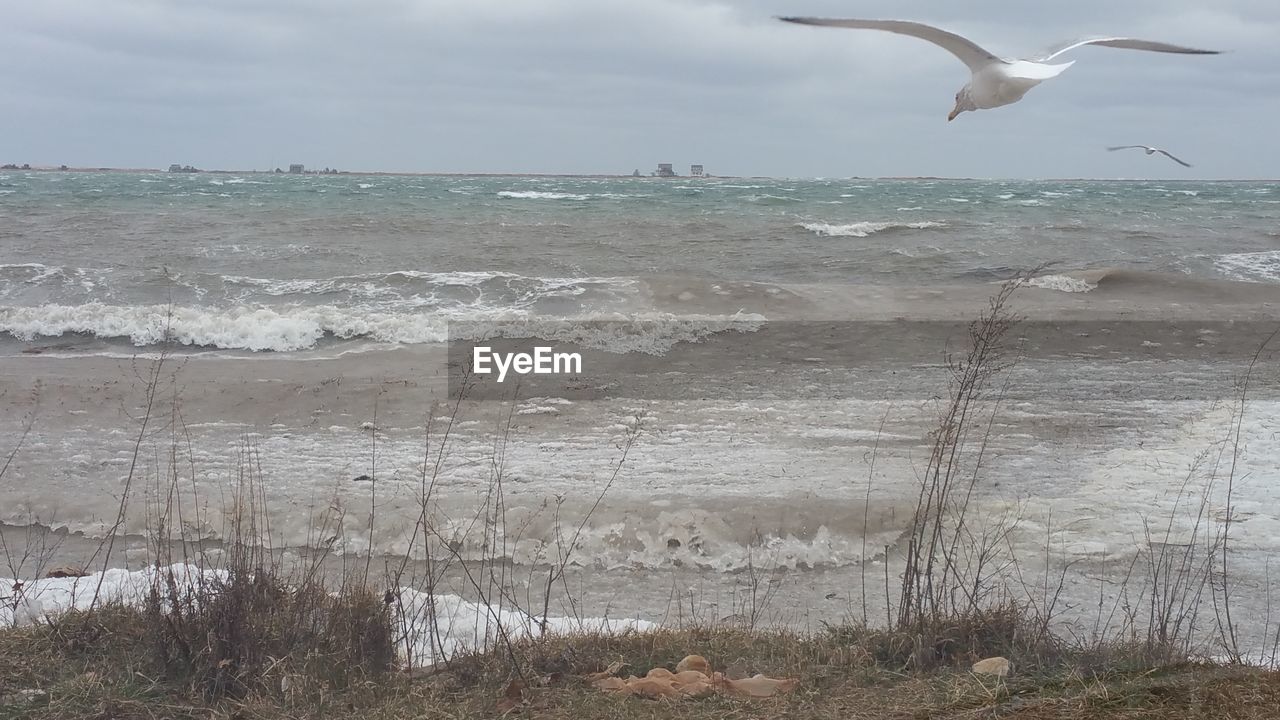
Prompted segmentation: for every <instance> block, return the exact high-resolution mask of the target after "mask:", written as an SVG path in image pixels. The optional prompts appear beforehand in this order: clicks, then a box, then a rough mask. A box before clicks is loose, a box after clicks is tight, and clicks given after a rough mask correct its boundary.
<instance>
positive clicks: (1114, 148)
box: [1107, 145, 1191, 167]
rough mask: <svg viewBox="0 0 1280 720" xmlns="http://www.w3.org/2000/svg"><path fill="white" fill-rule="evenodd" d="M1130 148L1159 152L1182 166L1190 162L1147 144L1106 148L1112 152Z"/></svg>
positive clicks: (1150, 153)
mask: <svg viewBox="0 0 1280 720" xmlns="http://www.w3.org/2000/svg"><path fill="white" fill-rule="evenodd" d="M1130 148H1142V149H1143V150H1146V151H1147V154H1148V155H1154V154H1155V153H1160V154H1161V155H1163V156H1165V157H1167V158H1169V159H1170V160H1172V161H1174V162H1176V163H1178V164H1179V165H1182V166H1183V167H1191V165H1190V164H1188V163H1185V162H1182V161H1181V160H1179V159H1178V158H1176V157H1174V156H1172V155H1170V154H1169V151H1168V150H1161V149H1160V148H1154V147H1151V146H1149V145H1117V146H1115V147H1109V148H1107V149H1108V150H1110V151H1112V152H1115V151H1116V150H1129V149H1130Z"/></svg>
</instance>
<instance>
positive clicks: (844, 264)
mask: <svg viewBox="0 0 1280 720" xmlns="http://www.w3.org/2000/svg"><path fill="white" fill-rule="evenodd" d="M0 217H3V225H2V226H0V333H3V334H6V335H7V336H9V337H11V338H19V339H22V340H33V339H36V338H45V337H50V336H65V335H68V334H78V335H81V336H84V337H93V338H99V339H113V340H117V341H127V342H128V343H131V344H133V345H147V344H150V343H154V342H156V341H158V340H159V339H160V338H163V337H164V336H165V334H166V332H167V333H169V335H170V336H172V337H175V338H177V339H178V340H180V341H181V342H183V343H185V344H187V345H190V346H193V347H203V348H222V349H244V350H253V351H263V350H275V351H294V350H302V349H308V348H313V347H317V346H320V345H324V344H325V343H328V342H332V341H335V340H344V339H345V340H352V339H354V340H359V341H374V342H379V343H397V344H399V343H422V342H438V341H441V340H443V339H444V338H445V336H446V333H447V323H448V322H449V321H450V320H456V319H464V318H465V319H483V318H488V317H494V318H497V317H546V316H564V315H569V316H574V315H601V314H608V313H627V314H628V315H629V316H634V315H635V314H637V313H645V312H658V311H659V310H662V311H670V310H671V309H670V308H657V307H655V305H654V302H653V299H652V297H651V293H650V292H649V286H650V284H652V283H657V284H660V285H667V284H670V283H673V282H680V283H685V284H686V289H687V290H688V292H689V293H690V295H691V297H690V301H689V302H686V303H685V304H683V305H681V306H680V308H678V310H677V314H688V315H695V316H696V315H700V314H707V315H712V316H714V315H719V314H722V313H724V312H725V311H726V310H728V311H729V312H730V313H732V312H733V308H730V307H728V306H730V305H732V303H733V301H734V299H735V298H734V294H733V291H729V290H725V289H724V288H722V287H719V286H717V283H722V282H726V281H728V282H750V283H766V284H769V285H777V286H782V287H786V286H788V285H795V284H833V285H849V284H861V285H865V284H876V285H895V286H902V287H917V288H929V287H933V286H940V285H951V284H955V283H981V282H990V281H992V280H997V279H1002V278H1006V277H1008V276H1010V275H1011V274H1012V273H1013V272H1014V271H1016V270H1020V269H1026V268H1029V267H1033V266H1037V265H1040V264H1042V263H1055V265H1054V266H1053V270H1052V272H1053V273H1069V272H1071V271H1078V270H1085V269H1096V268H1117V267H1118V268H1129V269H1139V270H1147V271H1152V272H1157V273H1168V274H1174V275H1183V274H1188V275H1191V276H1195V277H1201V278H1231V279H1242V280H1249V281H1254V282H1272V283H1274V282H1280V230H1277V228H1278V227H1280V185H1277V184H1264V183H1223V182H1215V183H1200V182H1195V183H1174V182H1024V181H1016V182H1013V181H1011V182H1002V181H954V180H951V181H944V180H936V181H935V180H909V181H890V180H859V179H852V180H774V179H756V178H750V179H703V180H691V179H670V180H659V179H652V178H639V179H631V178H624V179H593V178H519V177H422V176H412V177H405V176H355V175H351V176H347V175H341V176H288V175H286V176H280V175H271V174H251V175H224V174H191V175H186V174H142V173H49V172H42V173H24V172H18V171H10V172H8V173H6V174H0ZM1050 283H1051V284H1052V286H1053V287H1057V288H1058V289H1062V290H1082V289H1087V287H1085V286H1082V285H1080V284H1078V283H1075V284H1073V283H1071V282H1070V281H1058V282H1057V283H1056V284H1053V281H1050ZM702 297H710V298H711V299H712V300H715V302H714V303H711V304H707V305H705V306H703V304H702V303H701V302H699V299H700V298H702ZM752 309H753V310H754V311H756V312H757V313H759V314H763V315H764V316H765V317H770V316H771V313H770V310H771V308H770V306H769V305H768V304H767V303H765V304H757V305H755V306H753V308H752Z"/></svg>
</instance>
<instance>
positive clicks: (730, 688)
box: [711, 673, 800, 698]
mask: <svg viewBox="0 0 1280 720" xmlns="http://www.w3.org/2000/svg"><path fill="white" fill-rule="evenodd" d="M711 682H712V684H713V685H715V686H716V687H717V688H719V689H722V690H724V691H726V692H731V693H734V694H736V695H745V696H747V697H754V698H767V697H773V696H774V695H781V694H783V693H789V692H791V691H792V690H795V689H796V688H797V687H799V685H800V679H799V678H771V677H766V676H764V675H756V676H754V677H749V678H745V679H743V680H730V679H729V678H727V677H725V676H724V675H721V674H720V673H715V674H714V675H712V677H711Z"/></svg>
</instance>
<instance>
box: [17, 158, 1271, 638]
mask: <svg viewBox="0 0 1280 720" xmlns="http://www.w3.org/2000/svg"><path fill="white" fill-rule="evenodd" d="M1011 282H1012V283H1014V284H1015V285H1016V289H1012V294H1011V295H1010V296H1009V300H1008V304H1007V306H1006V307H1007V309H1008V311H1009V318H1010V320H1011V323H1012V324H1011V328H1010V329H1009V330H1008V334H1007V338H1006V339H1007V343H1006V347H1005V354H1003V355H1001V357H1000V359H999V361H998V362H997V363H996V364H995V365H996V367H995V369H996V370H997V372H993V373H991V375H990V377H987V378H986V379H985V380H984V383H985V384H984V390H983V393H982V394H981V396H980V398H979V400H980V403H979V408H980V411H978V414H977V415H976V417H975V418H974V420H973V421H972V422H971V424H972V425H973V430H972V433H966V434H965V438H966V440H965V443H966V444H965V446H964V452H963V453H961V455H962V460H961V461H960V463H961V465H960V466H962V470H963V475H964V476H965V477H966V478H972V492H971V493H970V497H971V501H972V507H973V511H972V512H973V516H972V517H973V520H972V522H973V524H974V527H978V526H979V524H980V520H981V523H987V525H985V527H989V528H994V529H992V530H990V532H991V533H993V534H992V535H990V536H989V537H997V536H998V537H1000V538H1001V548H1002V549H1001V552H1006V551H1007V552H1008V553H1010V554H1011V555H1012V556H1015V557H1016V558H1018V559H1019V563H1018V568H1019V570H1020V571H1022V572H1025V575H1022V576H1020V577H1023V578H1024V579H1023V582H1024V583H1025V584H1024V589H1026V590H1027V592H1028V593H1030V592H1032V590H1033V589H1034V588H1035V587H1040V586H1044V583H1043V582H1040V584H1039V585H1037V584H1036V582H1039V581H1036V582H1033V581H1032V580H1029V579H1027V578H1032V577H1038V578H1041V580H1043V579H1044V578H1050V577H1052V578H1056V579H1060V580H1062V583H1061V585H1062V588H1063V589H1062V590H1061V591H1060V592H1059V596H1061V597H1062V598H1065V600H1064V601H1063V602H1064V603H1065V604H1067V605H1070V606H1071V607H1072V608H1073V609H1072V610H1071V611H1070V612H1068V613H1066V615H1068V616H1076V617H1078V618H1085V617H1086V616H1088V617H1092V616H1091V615H1089V613H1095V612H1096V613H1101V610H1100V608H1101V607H1102V606H1103V605H1108V607H1118V606H1119V605H1120V604H1121V603H1122V601H1123V600H1124V598H1128V597H1130V595H1128V593H1134V595H1135V596H1136V594H1137V590H1136V588H1132V589H1131V588H1130V587H1129V586H1128V585H1126V582H1127V581H1128V580H1127V579H1126V578H1131V577H1132V576H1133V572H1134V571H1133V568H1134V567H1143V563H1146V564H1147V565H1146V566H1150V559H1151V558H1152V557H1153V552H1156V550H1158V549H1160V548H1175V549H1176V548H1182V549H1184V550H1185V549H1186V548H1195V547H1198V544H1200V543H1208V544H1206V545H1205V547H1209V546H1210V545H1212V538H1211V537H1210V535H1211V534H1212V533H1210V531H1209V528H1220V527H1221V526H1222V525H1223V524H1224V523H1225V524H1226V525H1227V526H1228V528H1229V533H1228V538H1229V551H1228V553H1227V554H1225V555H1224V557H1226V556H1229V557H1231V558H1232V565H1233V568H1234V572H1235V573H1237V578H1236V579H1235V581H1234V584H1233V585H1231V589H1230V592H1232V593H1235V595H1236V596H1237V597H1236V602H1237V603H1238V604H1240V605H1242V606H1244V607H1247V608H1249V609H1250V610H1254V611H1256V612H1254V613H1252V614H1245V615H1246V616H1248V617H1250V618H1251V619H1252V620H1258V619H1259V618H1262V617H1263V616H1264V614H1265V613H1264V611H1265V610H1266V609H1267V608H1265V607H1264V601H1263V600H1262V598H1263V597H1264V595H1266V593H1267V592H1268V591H1269V589H1270V587H1271V583H1272V577H1271V573H1270V571H1269V564H1268V558H1269V557H1271V556H1272V555H1273V554H1274V553H1275V552H1276V551H1277V550H1280V511H1277V510H1276V508H1278V507H1280V443H1278V442H1277V440H1278V438H1277V433H1280V384H1278V383H1277V381H1278V380H1280V374H1278V373H1277V362H1276V357H1275V355H1274V351H1275V350H1276V349H1277V348H1280V342H1270V341H1269V338H1270V334H1271V333H1272V332H1274V330H1275V328H1276V327H1280V183H1277V182H1200V181H1174V180H1166V181H1122V180H1044V181H1027V180H944V179H863V178H819V179H790V178H723V177H708V178H681V177H677V178H651V177H643V178H641V177H637V178H628V177H563V176H462V175H449V176H440V175H389V174H369V175H361V174H337V175H319V174H305V175H290V174H283V175H282V174H270V173H239V174H237V173H222V172H219V173H211V172H200V173H160V172H54V171H30V172H28V171H18V170H9V171H0V452H2V453H3V456H4V457H5V458H8V462H7V465H6V466H5V470H4V471H3V475H2V476H0V523H4V527H5V528H8V529H9V531H10V532H11V533H12V532H16V530H15V529H22V528H27V529H29V528H43V529H45V530H47V531H48V532H49V533H52V534H53V535H54V536H57V537H65V538H68V540H67V543H68V545H67V547H78V546H77V543H79V544H80V545H79V546H84V547H88V546H89V545H91V544H93V543H94V542H96V541H97V539H99V538H101V537H103V536H104V535H106V534H109V533H117V534H119V535H120V536H121V537H123V538H125V541H124V542H123V546H124V547H126V548H128V549H127V551H126V552H123V553H117V556H118V557H117V561H118V562H119V563H121V564H129V563H132V564H133V565H134V566H141V565H143V564H145V563H146V562H148V560H149V559H150V558H152V557H153V556H154V553H155V552H156V551H155V548H154V543H153V542H151V541H150V540H148V538H149V537H153V536H154V535H155V532H156V531H157V529H159V530H160V531H161V532H166V533H169V534H171V535H172V534H178V535H183V536H185V537H196V538H200V539H202V540H203V541H205V542H207V543H213V544H216V543H218V542H221V541H223V540H225V539H226V538H227V537H228V528H229V527H230V525H229V521H228V516H229V515H230V510H229V508H231V507H232V506H234V505H235V503H236V502H237V500H239V501H241V502H242V501H244V498H245V497H246V495H245V492H244V488H245V487H247V486H252V487H253V488H255V490H254V491H253V492H252V493H251V494H250V495H251V497H252V498H253V502H254V503H256V505H255V506H256V507H260V508H261V509H262V510H263V511H264V512H265V513H266V515H267V516H268V517H270V518H271V541H272V543H273V545H274V546H275V547H277V548H283V549H291V550H288V552H291V553H295V554H296V555H299V556H301V555H303V554H305V553H306V552H307V551H308V550H315V549H316V548H321V547H323V548H324V549H325V551H326V552H331V553H334V554H336V555H339V556H345V557H368V556H371V555H372V556H374V557H377V558H380V559H381V560H382V561H386V559H387V558H395V557H405V556H408V557H411V558H415V559H418V560H420V559H421V558H422V557H424V556H425V555H427V554H428V553H430V552H439V551H440V550H439V548H437V550H434V551H433V550H432V549H431V548H432V545H431V543H432V542H436V543H437V545H439V547H443V548H444V550H443V552H446V553H448V554H450V556H451V557H456V558H457V559H458V560H459V562H465V561H471V562H482V561H495V562H498V563H502V564H504V567H508V568H509V569H510V570H509V573H507V576H509V577H510V578H513V582H517V580H514V579H515V578H523V579H522V580H518V582H523V583H525V588H526V589H528V588H531V587H536V586H537V585H538V583H539V582H545V578H546V576H547V568H548V567H556V566H558V565H564V566H565V567H566V568H568V573H567V575H566V576H565V578H564V579H562V581H561V582H560V584H559V586H558V587H562V588H563V589H564V590H566V591H568V590H570V589H572V590H573V593H572V594H573V595H574V598H573V600H572V603H573V608H574V609H575V610H577V609H580V608H582V607H586V608H588V610H589V611H590V612H593V613H595V614H597V615H608V614H613V615H620V616H628V617H637V618H643V619H646V620H651V621H655V622H670V621H672V618H673V617H676V616H678V617H679V618H680V619H702V620H706V619H711V620H725V619H729V620H732V619H735V618H736V619H742V618H744V617H745V618H747V619H748V620H749V621H750V622H753V623H754V622H757V621H762V620H764V619H766V618H768V619H772V620H777V621H780V622H785V623H790V624H795V625H802V626H810V627H813V626H817V625H818V624H819V623H822V622H832V621H837V620H839V619H841V618H847V617H848V616H850V615H853V616H858V617H864V618H865V617H866V616H867V614H868V610H867V605H868V603H869V602H870V603H871V604H873V605H875V606H876V609H875V610H874V611H873V613H880V614H879V615H875V614H873V615H872V616H873V617H882V616H883V608H884V607H885V606H891V605H893V601H892V600H890V599H889V598H890V595H891V594H892V593H894V592H896V589H895V583H896V582H897V580H896V577H891V575H892V574H893V573H896V572H897V570H896V566H895V562H897V561H898V560H900V558H901V554H902V549H903V543H904V542H905V537H906V528H907V527H908V524H909V522H910V520H911V518H912V516H913V512H914V508H915V505H916V502H917V500H918V497H919V491H920V487H921V482H922V479H923V478H924V477H926V475H927V471H928V468H929V461H930V457H931V451H932V448H933V447H934V443H935V442H936V439H937V437H938V436H939V433H940V432H941V430H940V425H939V423H940V420H939V418H940V415H941V414H942V412H943V410H944V409H945V407H946V405H947V401H948V399H949V398H950V397H951V396H952V395H951V393H952V392H953V391H954V389H955V386H956V385H955V383H956V377H957V375H956V368H957V367H960V364H961V363H963V361H964V359H965V357H966V353H967V352H968V350H969V348H970V347H971V346H972V338H971V331H972V327H971V325H970V323H971V322H972V321H973V320H975V319H977V318H979V317H981V316H982V315H983V314H984V313H987V312H989V311H990V308H991V298H992V297H993V296H996V295H997V294H998V293H1000V292H1001V290H1002V289H1003V288H1006V287H1010V286H1008V285H1007V283H1011ZM489 341H500V342H499V344H501V343H506V344H507V346H508V347H522V346H523V345H522V343H523V344H525V345H527V344H529V343H534V344H536V343H539V342H540V343H543V344H551V345H555V346H556V347H559V348H568V349H573V350H576V351H579V353H580V355H581V357H582V362H583V364H584V365H585V367H584V368H582V369H581V371H580V372H576V373H569V374H564V375H551V376H540V377H533V376H529V377H527V378H523V379H522V380H521V381H520V383H519V384H515V385H512V386H503V387H498V386H495V385H493V384H492V383H489V384H487V385H485V386H484V387H480V388H473V389H471V390H470V392H471V394H470V395H468V389H467V388H468V385H467V377H466V372H464V370H463V369H460V365H462V364H464V363H463V362H462V360H463V359H465V357H468V356H469V355H468V353H469V352H470V351H471V350H472V349H473V348H474V346H475V345H476V344H477V343H480V342H489ZM960 466H958V467H960ZM966 482H968V481H966ZM246 484H247V485H246ZM175 488H176V489H175ZM1228 491H1229V492H1230V495H1229V496H1228V495H1227V494H1226V493H1227V492H1228ZM175 497H176V498H177V502H178V504H182V503H184V502H187V503H190V505H191V507H192V510H190V511H189V512H187V513H186V515H185V516H184V517H183V519H182V521H181V522H173V521H169V522H161V518H162V517H164V513H163V512H162V509H163V508H165V507H172V504H173V502H174V498H175ZM122 500H123V502H122ZM122 507H123V508H124V510H123V511H121V508H122ZM424 508H425V509H424ZM424 526H425V528H426V531H424ZM1207 533H1208V534H1207ZM977 537H983V536H982V535H981V534H980V533H977V534H975V538H977ZM973 542H975V543H976V542H979V541H978V540H977V539H975V540H973ZM1213 547H1214V548H1216V547H1217V546H1216V545H1213ZM1001 568H1002V571H1005V570H1007V568H1008V566H1007V565H1002V566H1001ZM1126 569H1127V570H1126ZM1126 572H1127V573H1128V574H1127V575H1126ZM458 578H459V579H458V581H459V583H460V584H461V587H462V589H461V590H459V592H460V594H462V595H466V594H467V588H468V587H469V585H468V582H467V581H466V579H465V578H463V577H462V575H459V576H458ZM1055 582H1057V580H1055ZM557 592H560V591H559V589H558V590H557ZM868 596H870V597H871V598H872V599H871V600H870V601H868ZM1099 598H1102V599H1101V600H1100V599H1099ZM564 602H570V601H569V600H564ZM1073 614H1074V615H1073ZM1114 614H1115V613H1112V615H1114ZM1268 617H1269V616H1268ZM1259 622H1260V621H1259ZM1262 624H1263V625H1265V624H1266V623H1265V622H1263V623H1262Z"/></svg>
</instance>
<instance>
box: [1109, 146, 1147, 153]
mask: <svg viewBox="0 0 1280 720" xmlns="http://www.w3.org/2000/svg"><path fill="white" fill-rule="evenodd" d="M1130 148H1142V149H1143V150H1150V149H1151V148H1149V147H1147V146H1146V145H1116V146H1115V147H1109V148H1107V149H1108V150H1110V151H1112V152H1115V151H1116V150H1128V149H1130Z"/></svg>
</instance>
